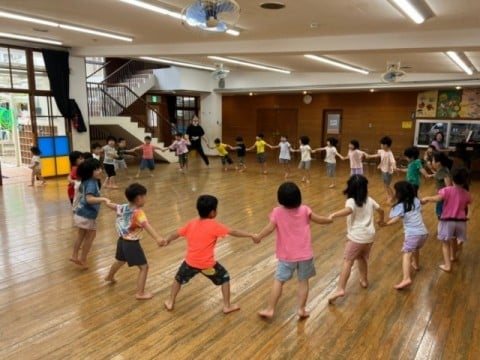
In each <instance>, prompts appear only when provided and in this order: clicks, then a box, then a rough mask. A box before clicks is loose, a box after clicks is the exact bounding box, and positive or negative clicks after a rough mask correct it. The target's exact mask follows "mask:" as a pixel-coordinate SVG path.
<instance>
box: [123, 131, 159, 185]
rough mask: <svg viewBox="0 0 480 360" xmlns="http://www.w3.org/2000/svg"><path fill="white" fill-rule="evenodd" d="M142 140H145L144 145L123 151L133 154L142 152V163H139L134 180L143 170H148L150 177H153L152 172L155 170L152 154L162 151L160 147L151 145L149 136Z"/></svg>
mask: <svg viewBox="0 0 480 360" xmlns="http://www.w3.org/2000/svg"><path fill="white" fill-rule="evenodd" d="M144 140H145V143H144V144H142V145H139V146H137V147H134V148H133V149H130V150H125V151H124V152H126V153H133V152H135V151H136V150H142V161H141V162H140V167H139V168H138V172H137V175H135V178H139V177H140V173H141V172H142V171H143V170H144V169H145V168H148V169H149V170H150V177H153V171H154V170H155V159H154V155H153V152H154V151H155V150H162V148H161V147H158V146H155V145H152V144H151V142H152V138H151V137H150V136H145V139H144Z"/></svg>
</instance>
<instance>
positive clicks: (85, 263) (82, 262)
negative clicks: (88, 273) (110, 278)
mask: <svg viewBox="0 0 480 360" xmlns="http://www.w3.org/2000/svg"><path fill="white" fill-rule="evenodd" d="M76 264H77V263H76ZM78 266H80V268H81V269H82V270H87V269H88V265H87V262H86V261H82V260H79V261H78Z"/></svg>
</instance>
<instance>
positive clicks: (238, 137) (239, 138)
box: [235, 136, 243, 142]
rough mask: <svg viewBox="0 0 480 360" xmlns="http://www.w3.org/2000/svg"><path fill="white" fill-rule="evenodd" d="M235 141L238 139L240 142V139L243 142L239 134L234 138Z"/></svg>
mask: <svg viewBox="0 0 480 360" xmlns="http://www.w3.org/2000/svg"><path fill="white" fill-rule="evenodd" d="M235 141H238V142H240V141H241V142H243V137H241V136H237V137H236V138H235Z"/></svg>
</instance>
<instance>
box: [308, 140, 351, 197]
mask: <svg viewBox="0 0 480 360" xmlns="http://www.w3.org/2000/svg"><path fill="white" fill-rule="evenodd" d="M337 144H338V140H337V139H335V138H334V137H329V138H328V139H327V146H325V147H322V148H318V149H315V150H313V151H312V152H317V151H323V150H325V165H326V168H327V176H328V177H329V178H331V179H332V180H331V181H332V182H331V183H330V185H328V187H329V188H334V187H335V170H336V168H337V159H336V156H338V157H339V158H340V159H343V158H342V155H340V154H339V153H338V151H337V147H336V146H337Z"/></svg>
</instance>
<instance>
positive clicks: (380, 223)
mask: <svg viewBox="0 0 480 360" xmlns="http://www.w3.org/2000/svg"><path fill="white" fill-rule="evenodd" d="M401 219H402V217H401V216H395V217H393V218H391V219H390V220H388V221H387V222H385V221H383V222H380V221H379V222H378V225H380V226H388V225H393V224H396V223H398V222H400V220H401Z"/></svg>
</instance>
